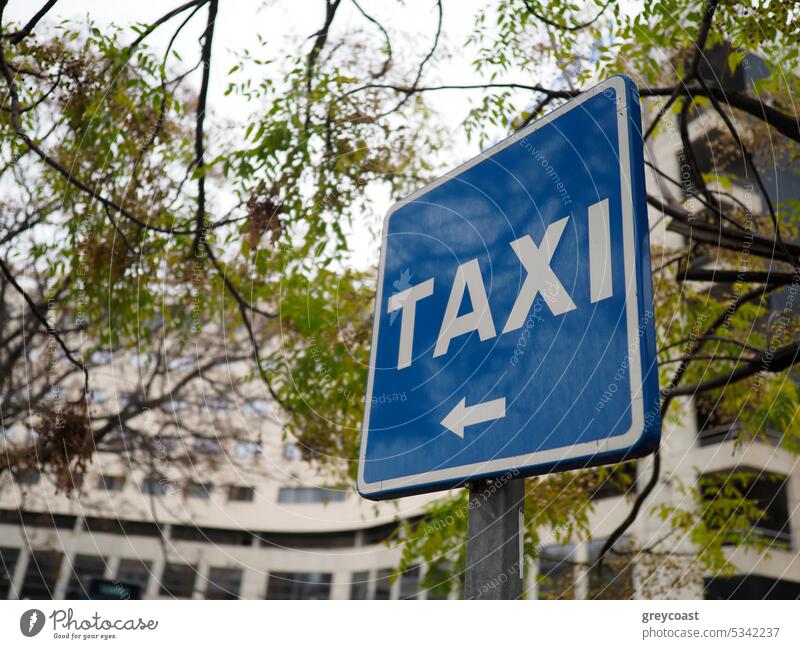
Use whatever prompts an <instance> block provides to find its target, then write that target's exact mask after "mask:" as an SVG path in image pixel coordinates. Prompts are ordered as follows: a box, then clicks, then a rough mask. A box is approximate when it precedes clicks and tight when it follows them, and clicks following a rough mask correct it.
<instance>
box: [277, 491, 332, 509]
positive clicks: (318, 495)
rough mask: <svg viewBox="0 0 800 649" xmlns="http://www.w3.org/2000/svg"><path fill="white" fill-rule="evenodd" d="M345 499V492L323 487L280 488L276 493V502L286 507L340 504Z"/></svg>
mask: <svg viewBox="0 0 800 649" xmlns="http://www.w3.org/2000/svg"><path fill="white" fill-rule="evenodd" d="M346 498H347V491H345V490H343V489H327V488H325V487H281V488H280V490H279V491H278V502H279V503H283V504H287V505H288V504H292V505H299V504H309V503H330V502H341V501H343V500H345V499H346Z"/></svg>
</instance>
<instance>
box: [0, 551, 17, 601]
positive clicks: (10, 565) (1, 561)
mask: <svg viewBox="0 0 800 649" xmlns="http://www.w3.org/2000/svg"><path fill="white" fill-rule="evenodd" d="M18 559H19V550H18V549H17V548H0V599H8V598H9V597H10V596H11V595H12V592H11V589H12V588H13V584H14V569H15V568H16V567H17V560H18Z"/></svg>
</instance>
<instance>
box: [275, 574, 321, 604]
mask: <svg viewBox="0 0 800 649" xmlns="http://www.w3.org/2000/svg"><path fill="white" fill-rule="evenodd" d="M330 593H331V575H330V573H328V572H273V573H270V575H269V581H268V582H267V599H329V598H330Z"/></svg>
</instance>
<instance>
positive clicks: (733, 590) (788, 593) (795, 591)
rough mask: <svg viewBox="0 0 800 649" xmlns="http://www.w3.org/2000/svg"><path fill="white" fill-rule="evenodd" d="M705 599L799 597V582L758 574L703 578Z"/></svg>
mask: <svg viewBox="0 0 800 649" xmlns="http://www.w3.org/2000/svg"><path fill="white" fill-rule="evenodd" d="M704 595H705V599H793V600H798V599H800V583H798V582H796V581H788V580H786V579H773V578H772V577H762V576H760V575H738V576H736V577H717V578H714V579H706V580H705V589H704Z"/></svg>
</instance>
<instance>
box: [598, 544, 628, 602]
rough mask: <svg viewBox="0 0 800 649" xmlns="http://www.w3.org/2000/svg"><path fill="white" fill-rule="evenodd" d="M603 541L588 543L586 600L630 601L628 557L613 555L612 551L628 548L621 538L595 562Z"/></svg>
mask: <svg viewBox="0 0 800 649" xmlns="http://www.w3.org/2000/svg"><path fill="white" fill-rule="evenodd" d="M604 543H605V539H596V540H594V541H590V542H589V593H588V595H587V597H588V599H631V598H632V597H633V569H632V566H631V562H630V557H628V556H626V555H620V554H615V553H614V549H615V548H616V549H620V550H621V549H624V548H626V547H627V546H628V541H627V539H626V538H625V537H623V538H621V539H620V540H619V541H618V542H617V543H616V544H615V545H614V548H612V549H611V550H610V551H609V552H608V553H607V554H606V556H605V558H604V559H603V563H602V564H599V563H598V562H597V559H598V557H599V556H600V550H601V549H602V547H603V544H604Z"/></svg>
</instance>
